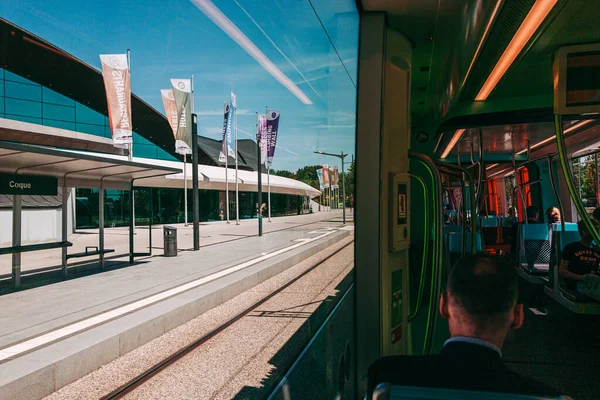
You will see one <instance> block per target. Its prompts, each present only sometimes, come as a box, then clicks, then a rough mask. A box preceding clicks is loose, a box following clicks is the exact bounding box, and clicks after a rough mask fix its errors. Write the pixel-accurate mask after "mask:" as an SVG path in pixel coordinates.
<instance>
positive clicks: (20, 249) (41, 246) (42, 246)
mask: <svg viewBox="0 0 600 400" xmlns="http://www.w3.org/2000/svg"><path fill="white" fill-rule="evenodd" d="M71 246H73V243H71V242H67V241H66V240H65V241H62V242H50V243H37V244H26V245H21V246H11V247H1V248H0V255H3V254H14V253H27V252H29V251H39V250H48V249H60V248H63V247H71Z"/></svg>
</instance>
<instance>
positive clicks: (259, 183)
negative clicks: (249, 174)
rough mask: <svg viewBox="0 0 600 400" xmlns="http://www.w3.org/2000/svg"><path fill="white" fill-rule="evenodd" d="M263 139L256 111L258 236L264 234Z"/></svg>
mask: <svg viewBox="0 0 600 400" xmlns="http://www.w3.org/2000/svg"><path fill="white" fill-rule="evenodd" d="M261 140H262V136H261V133H260V132H259V130H258V113H256V146H257V153H256V154H258V162H257V165H256V172H257V173H258V180H257V186H256V200H257V202H256V205H257V212H258V215H257V219H258V236H262V234H263V231H262V214H261V212H262V171H261V169H262V146H261V145H260V142H261Z"/></svg>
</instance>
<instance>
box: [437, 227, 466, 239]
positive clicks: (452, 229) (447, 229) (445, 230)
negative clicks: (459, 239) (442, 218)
mask: <svg viewBox="0 0 600 400" xmlns="http://www.w3.org/2000/svg"><path fill="white" fill-rule="evenodd" d="M462 229H463V228H462V225H444V227H443V228H442V233H443V235H444V237H446V235H447V234H449V233H451V232H459V233H460V232H462Z"/></svg>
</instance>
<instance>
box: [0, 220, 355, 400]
mask: <svg viewBox="0 0 600 400" xmlns="http://www.w3.org/2000/svg"><path fill="white" fill-rule="evenodd" d="M349 235H350V232H348V231H338V232H336V233H334V234H331V235H330V236H329V237H327V238H325V239H324V240H323V241H321V242H318V243H317V244H314V245H312V246H308V247H306V248H304V247H300V248H298V249H295V250H292V251H291V253H292V254H289V253H284V254H281V255H279V256H276V257H273V258H272V259H269V260H266V261H264V262H262V263H258V264H256V265H253V266H250V267H247V268H245V269H243V270H241V271H238V272H235V273H233V274H230V275H226V276H224V277H222V278H219V279H217V280H215V281H212V282H209V283H207V284H204V285H201V286H199V287H197V288H194V289H191V290H189V291H186V292H184V293H181V294H180V295H177V296H174V297H171V298H168V299H166V300H164V301H162V302H159V303H156V304H153V305H150V306H148V307H146V308H143V309H141V310H138V311H136V312H133V313H131V314H128V315H125V316H123V317H121V318H118V319H115V320H112V321H109V322H107V323H105V324H101V325H99V326H97V327H94V328H92V329H90V330H87V331H84V332H82V333H79V334H76V335H74V336H72V337H69V338H66V339H64V340H61V341H59V342H56V343H54V344H51V345H49V346H46V347H43V348H41V349H39V350H35V351H33V352H31V353H29V354H25V355H24V356H21V357H19V358H16V359H14V360H11V361H8V362H6V363H4V364H0V400H20V399H27V400H35V399H41V398H43V397H45V396H47V395H49V394H51V393H52V392H54V391H56V390H58V389H60V388H62V387H64V386H66V385H68V384H70V383H72V382H74V381H76V380H77V379H79V378H81V377H83V376H85V375H87V374H89V373H90V372H93V371H95V370H96V369H98V368H100V367H101V366H103V365H105V364H107V363H109V362H111V361H113V360H115V359H117V358H118V357H120V356H122V355H124V354H126V353H128V352H130V351H132V350H134V349H136V348H138V347H140V346H142V345H144V344H146V343H148V342H150V341H151V340H153V339H155V338H157V337H159V336H161V335H163V334H164V333H166V332H168V331H169V330H172V329H174V328H176V327H178V326H180V325H182V324H184V323H186V322H188V321H190V320H192V319H193V318H196V317H198V316H199V315H201V314H203V313H205V312H206V311H208V310H210V309H212V308H214V307H217V306H218V305H220V304H223V303H225V302H226V301H228V300H230V299H232V298H234V297H235V296H237V295H239V294H241V293H243V292H244V291H246V290H249V289H251V288H253V287H254V286H256V285H258V284H260V283H262V282H264V281H266V280H268V279H269V278H272V277H273V276H275V275H277V274H279V273H281V272H283V271H285V270H286V269H288V268H290V267H292V266H294V265H296V264H297V263H299V262H301V261H303V260H305V259H306V258H308V257H311V256H313V255H315V254H317V253H319V252H321V251H322V250H325V249H326V248H328V247H330V246H332V245H333V244H335V243H337V242H339V241H341V240H343V239H344V238H346V237H348V236H349Z"/></svg>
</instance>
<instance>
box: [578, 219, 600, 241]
mask: <svg viewBox="0 0 600 400" xmlns="http://www.w3.org/2000/svg"><path fill="white" fill-rule="evenodd" d="M592 225H594V227H595V228H596V230H598V229H600V222H598V221H596V220H594V219H593V220H592ZM577 230H578V231H579V236H581V240H582V241H584V242H591V241H592V240H594V238H593V237H592V234H591V233H590V231H589V230H588V228H587V226H585V222H583V220H580V221H579V222H577Z"/></svg>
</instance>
